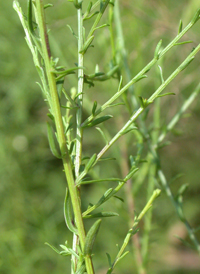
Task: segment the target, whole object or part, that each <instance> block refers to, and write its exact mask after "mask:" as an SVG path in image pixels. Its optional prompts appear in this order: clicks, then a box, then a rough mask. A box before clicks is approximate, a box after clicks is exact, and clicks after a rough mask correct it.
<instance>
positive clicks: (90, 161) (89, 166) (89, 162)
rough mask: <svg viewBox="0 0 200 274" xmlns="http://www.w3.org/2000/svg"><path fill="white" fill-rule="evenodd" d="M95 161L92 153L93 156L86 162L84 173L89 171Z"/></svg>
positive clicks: (95, 157) (95, 156)
mask: <svg viewBox="0 0 200 274" xmlns="http://www.w3.org/2000/svg"><path fill="white" fill-rule="evenodd" d="M96 159H97V154H96V153H94V154H93V155H92V157H91V158H90V160H89V161H88V162H87V164H86V166H85V170H86V172H88V171H89V170H90V169H91V167H92V166H93V164H94V163H95V161H96Z"/></svg>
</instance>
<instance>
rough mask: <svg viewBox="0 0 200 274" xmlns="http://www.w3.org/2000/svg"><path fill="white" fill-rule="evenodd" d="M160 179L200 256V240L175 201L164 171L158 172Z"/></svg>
mask: <svg viewBox="0 0 200 274" xmlns="http://www.w3.org/2000/svg"><path fill="white" fill-rule="evenodd" d="M158 177H159V179H160V182H161V184H162V186H163V188H164V189H165V192H166V194H167V196H168V197H169V198H170V200H171V202H172V204H173V205H174V207H175V209H176V213H177V215H178V216H179V218H180V220H181V221H182V222H183V223H184V224H185V226H186V228H187V231H188V234H189V237H190V240H191V241H192V242H193V244H194V246H195V248H196V250H197V252H198V253H199V255H200V243H199V242H198V239H197V237H196V236H195V234H194V231H193V229H192V228H191V226H190V224H189V223H188V221H187V219H186V218H185V216H184V214H183V211H182V208H181V206H180V205H179V204H178V203H177V201H176V200H175V198H174V196H173V194H172V192H171V189H170V186H169V184H168V182H167V180H166V178H165V176H164V174H163V172H162V170H158Z"/></svg>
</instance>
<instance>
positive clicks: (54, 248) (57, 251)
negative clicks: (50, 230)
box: [44, 242, 60, 254]
mask: <svg viewBox="0 0 200 274" xmlns="http://www.w3.org/2000/svg"><path fill="white" fill-rule="evenodd" d="M44 244H45V245H48V246H49V247H51V248H52V249H53V250H54V251H55V252H56V253H57V254H60V251H59V250H58V249H57V248H56V247H54V246H53V245H50V244H49V243H47V242H46V243H44Z"/></svg>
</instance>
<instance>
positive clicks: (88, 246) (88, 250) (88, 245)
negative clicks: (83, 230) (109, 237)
mask: <svg viewBox="0 0 200 274" xmlns="http://www.w3.org/2000/svg"><path fill="white" fill-rule="evenodd" d="M100 225H101V219H99V220H97V221H96V222H95V223H94V224H93V226H92V227H91V228H90V230H89V231H88V233H87V236H86V239H85V246H84V255H85V256H86V255H91V254H92V248H93V245H94V242H95V239H96V237H97V234H98V231H99V228H100Z"/></svg>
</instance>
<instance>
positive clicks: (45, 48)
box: [35, 0, 94, 274]
mask: <svg viewBox="0 0 200 274" xmlns="http://www.w3.org/2000/svg"><path fill="white" fill-rule="evenodd" d="M35 2H36V17H37V22H38V27H39V31H40V38H41V45H42V52H43V58H44V64H45V68H46V74H47V79H48V84H49V89H50V95H51V103H52V108H53V114H54V120H55V125H56V130H57V136H58V142H59V146H60V150H61V155H62V160H63V166H64V171H65V175H66V179H67V183H68V187H69V192H70V196H71V201H72V207H73V211H74V215H75V221H76V225H77V228H78V233H79V238H80V243H81V248H82V249H84V245H85V229H84V224H83V219H82V213H81V207H80V202H79V195H78V191H77V188H76V187H75V183H74V177H73V172H72V163H71V159H70V156H69V152H68V148H67V145H66V138H65V133H64V126H63V121H62V115H61V109H60V103H59V98H58V93H57V88H56V80H55V76H54V73H52V71H53V68H52V65H51V56H50V49H49V43H48V36H47V30H46V25H45V19H44V18H45V17H44V8H43V3H42V0H35ZM85 264H86V269H87V272H88V274H93V273H94V272H93V266H92V261H91V258H90V257H87V258H85Z"/></svg>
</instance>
